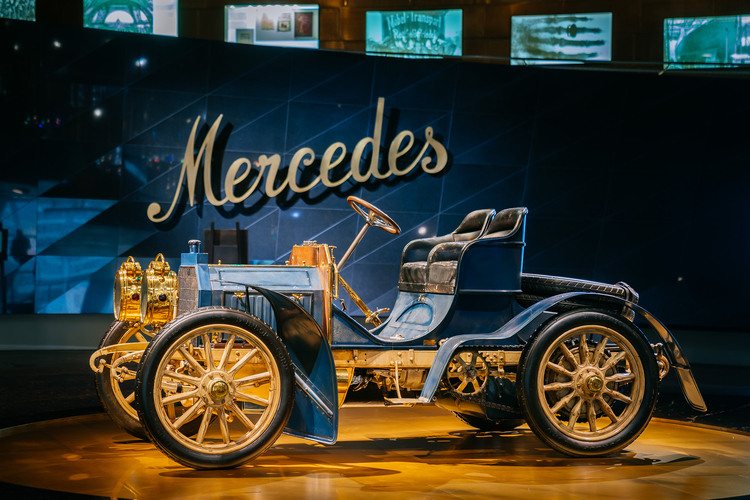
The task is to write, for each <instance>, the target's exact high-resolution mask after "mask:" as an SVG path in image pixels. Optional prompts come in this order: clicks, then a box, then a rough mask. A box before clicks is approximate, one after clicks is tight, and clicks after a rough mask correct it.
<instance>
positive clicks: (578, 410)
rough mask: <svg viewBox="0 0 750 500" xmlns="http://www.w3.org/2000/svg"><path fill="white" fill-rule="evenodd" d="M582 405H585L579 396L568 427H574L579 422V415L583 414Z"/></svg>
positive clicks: (571, 412) (571, 411)
mask: <svg viewBox="0 0 750 500" xmlns="http://www.w3.org/2000/svg"><path fill="white" fill-rule="evenodd" d="M581 406H583V399H582V398H579V399H578V402H577V403H576V405H575V406H574V407H573V409H572V410H570V420H568V428H570V429H572V428H573V427H575V425H576V422H578V416H579V415H580V414H581Z"/></svg>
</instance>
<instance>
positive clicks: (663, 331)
mask: <svg viewBox="0 0 750 500" xmlns="http://www.w3.org/2000/svg"><path fill="white" fill-rule="evenodd" d="M582 296H596V297H597V298H603V299H604V300H606V301H608V302H612V303H615V304H622V305H624V306H627V307H629V308H630V309H632V310H633V311H635V312H636V313H637V314H639V315H640V316H641V317H642V318H643V319H645V320H646V321H648V323H649V324H650V325H651V327H652V328H653V329H654V330H655V331H656V334H657V335H658V336H659V338H660V339H661V341H662V344H664V351H665V352H666V354H667V357H668V359H669V362H670V363H671V364H672V366H673V367H674V368H675V372H676V373H677V379H678V380H679V382H680V388H681V389H682V393H683V395H684V396H685V399H686V400H687V402H688V403H689V404H690V406H692V407H693V408H694V409H696V410H698V411H703V412H705V411H706V404H705V402H704V401H703V396H701V393H700V390H699V389H698V384H697V383H696V382H695V377H694V376H693V372H692V371H691V369H690V363H689V362H688V360H687V357H686V356H685V354H684V353H683V351H682V349H681V348H680V345H679V344H678V343H677V340H676V339H675V338H674V336H673V335H672V334H671V333H670V331H669V330H668V329H667V327H666V326H664V324H663V323H662V322H661V321H659V320H658V319H656V318H655V317H654V316H653V315H652V314H651V313H649V312H648V311H647V310H645V309H644V308H642V307H641V306H639V305H638V304H635V303H633V302H630V301H628V300H624V299H621V298H619V297H613V296H611V295H605V294H601V293H592V292H568V293H562V294H560V295H555V296H554V297H548V298H546V299H544V300H540V301H539V302H537V303H536V304H533V305H532V306H531V307H529V308H527V309H525V310H524V311H522V312H521V313H520V314H519V315H517V316H515V317H514V318H513V319H512V320H510V321H509V322H508V323H506V324H505V325H503V327H502V328H500V329H499V330H497V331H495V332H493V333H490V334H480V335H458V336H455V337H451V338H450V339H448V340H447V341H445V343H444V344H443V345H442V346H441V347H440V349H439V350H438V353H437V355H436V356H435V361H434V362H433V364H432V367H431V368H430V371H429V373H428V374H427V380H426V381H425V385H424V387H423V389H422V394H421V395H420V399H421V400H422V401H424V402H428V401H431V400H432V398H433V397H434V396H435V393H436V391H437V388H438V384H439V383H440V379H442V377H443V374H444V373H445V370H446V368H447V367H448V363H449V362H450V360H451V359H452V358H453V355H454V353H455V351H456V350H458V349H459V348H466V347H473V346H482V347H498V348H500V347H502V345H504V344H507V342H506V339H508V338H510V337H512V336H513V335H516V334H517V333H519V332H520V331H521V330H523V328H524V327H526V326H527V325H529V324H530V323H531V322H532V321H534V319H535V318H537V317H538V316H540V315H541V314H543V313H544V312H545V311H547V310H548V309H550V308H551V307H552V306H554V305H555V304H557V303H559V302H562V301H564V300H567V299H570V298H573V297H582Z"/></svg>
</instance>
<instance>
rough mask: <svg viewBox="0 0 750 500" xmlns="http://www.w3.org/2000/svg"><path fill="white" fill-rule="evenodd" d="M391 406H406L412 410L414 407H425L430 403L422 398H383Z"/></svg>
mask: <svg viewBox="0 0 750 500" xmlns="http://www.w3.org/2000/svg"><path fill="white" fill-rule="evenodd" d="M383 399H385V400H386V402H387V403H388V404H389V405H394V406H396V405H398V406H406V407H408V408H411V407H412V406H414V405H423V404H425V403H429V401H427V400H425V399H422V398H383Z"/></svg>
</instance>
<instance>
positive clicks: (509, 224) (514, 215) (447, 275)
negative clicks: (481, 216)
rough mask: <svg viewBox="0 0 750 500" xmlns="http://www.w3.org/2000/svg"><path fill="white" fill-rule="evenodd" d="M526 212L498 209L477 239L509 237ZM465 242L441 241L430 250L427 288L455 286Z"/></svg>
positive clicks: (523, 210) (521, 223) (516, 230)
mask: <svg viewBox="0 0 750 500" xmlns="http://www.w3.org/2000/svg"><path fill="white" fill-rule="evenodd" d="M527 212H528V210H527V209H526V208H508V209H505V210H502V211H500V212H499V213H498V214H497V215H495V217H494V218H493V219H492V222H490V224H489V226H488V227H487V230H486V231H485V233H484V234H482V235H481V236H480V237H479V238H478V239H479V240H483V241H484V240H498V241H503V240H507V239H509V238H511V237H512V236H514V235H516V234H517V233H518V230H519V228H521V227H522V226H523V220H524V216H525V215H526V213H527ZM466 243H468V242H459V243H453V244H451V243H443V244H440V245H437V246H436V247H435V248H434V249H433V250H432V252H430V255H429V257H428V259H427V266H426V274H427V285H428V287H427V288H428V289H431V290H432V289H435V287H434V285H439V286H438V287H437V290H441V289H442V290H449V289H451V288H453V287H455V285H456V277H457V273H458V259H459V257H460V256H461V252H462V251H463V249H464V247H465V246H466ZM430 285H433V286H430ZM451 293H452V292H451Z"/></svg>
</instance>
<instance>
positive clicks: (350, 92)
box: [0, 21, 750, 329]
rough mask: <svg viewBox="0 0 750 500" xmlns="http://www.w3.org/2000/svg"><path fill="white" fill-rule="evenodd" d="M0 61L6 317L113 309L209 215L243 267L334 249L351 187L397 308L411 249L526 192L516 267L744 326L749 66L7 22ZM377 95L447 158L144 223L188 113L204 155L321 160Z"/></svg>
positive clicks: (695, 318)
mask: <svg viewBox="0 0 750 500" xmlns="http://www.w3.org/2000/svg"><path fill="white" fill-rule="evenodd" d="M0 57H1V58H2V64H1V65H0V127H1V129H0V130H1V133H0V221H1V222H2V224H3V226H4V227H5V228H6V229H8V230H9V234H10V237H11V238H10V250H11V255H10V256H9V258H8V260H7V261H6V262H5V263H4V267H5V269H4V273H5V285H6V288H7V291H6V293H5V295H6V297H5V300H6V307H7V309H6V311H7V312H11V313H18V312H37V313H53V312H73V313H79V312H84V313H97V312H109V311H110V310H111V286H112V281H113V277H114V274H115V271H116V270H117V268H118V267H119V264H120V262H122V260H124V258H126V257H127V256H128V255H133V256H134V257H135V258H136V259H137V260H140V261H141V264H142V265H146V264H147V263H148V261H149V260H151V259H152V258H153V257H154V255H155V254H156V253H157V252H163V253H164V254H165V255H166V256H167V258H168V259H169V261H170V262H171V263H172V265H173V266H175V267H176V266H178V265H179V254H180V253H181V252H183V251H186V248H187V245H186V242H187V240H188V239H191V238H195V237H199V238H200V237H201V236H202V229H203V228H205V227H208V226H209V225H210V223H211V221H215V222H216V226H217V227H219V228H233V227H234V223H235V221H239V222H240V225H241V226H242V227H243V228H247V229H248V231H249V254H250V259H251V260H254V261H267V262H276V263H283V262H284V261H285V260H286V259H287V258H288V255H289V251H290V250H291V247H292V245H293V244H295V243H301V242H302V241H303V240H307V239H315V240H318V241H321V242H327V243H330V244H332V245H336V246H338V250H337V256H338V257H341V255H343V252H344V250H345V248H346V247H347V246H348V244H349V242H350V241H351V240H352V239H353V238H354V236H355V235H356V233H357V231H358V229H359V228H360V226H361V219H360V218H359V217H358V216H356V215H354V213H353V212H352V211H351V209H350V208H349V207H348V205H347V204H346V201H345V198H346V196H348V195H350V194H354V195H357V196H360V197H362V198H364V199H366V200H368V201H371V202H372V203H374V204H375V205H377V206H378V207H380V208H381V209H383V210H384V211H386V212H387V213H388V214H389V215H391V216H392V217H393V218H394V219H395V220H396V221H397V222H398V223H399V224H400V225H401V227H402V229H403V230H404V233H403V234H402V235H401V236H399V237H396V238H394V237H392V236H391V235H388V234H386V233H384V232H382V231H375V230H373V231H371V232H370V233H369V234H368V235H367V236H366V238H365V240H364V242H363V243H362V244H361V245H360V247H359V248H358V249H357V252H356V254H355V255H354V256H353V258H352V259H350V261H349V262H350V263H349V264H348V265H347V266H346V270H345V272H344V277H345V278H346V279H347V280H348V281H349V283H350V284H351V285H352V286H353V287H354V289H355V290H357V291H358V292H359V293H360V295H361V296H362V297H363V299H364V300H365V301H366V302H367V303H368V304H369V305H370V306H371V307H373V306H380V307H382V306H390V305H391V304H392V302H393V300H394V298H395V295H396V288H395V286H396V282H397V278H398V260H399V256H400V252H401V249H402V248H403V246H404V245H405V244H406V242H408V241H409V240H411V239H413V238H417V237H421V236H422V234H421V233H424V236H429V235H434V234H441V233H445V232H449V231H450V230H452V229H454V228H455V227H456V225H457V224H458V223H459V222H460V221H461V219H462V217H463V216H464V215H465V214H466V213H468V212H469V211H471V210H475V209H478V208H488V207H491V208H496V209H502V208H506V207H513V206H519V205H523V206H527V207H529V210H530V214H529V218H528V224H527V243H528V246H527V252H526V261H525V271H526V272H537V273H546V274H559V275H564V276H573V277H580V278H589V279H595V280H600V281H606V282H616V281H619V280H624V281H626V282H628V283H629V284H631V285H633V286H634V287H635V288H636V289H637V290H638V291H639V292H640V293H641V296H642V304H643V305H644V306H645V307H646V308H647V309H650V310H652V312H654V313H655V314H657V316H659V317H660V318H662V319H663V320H664V321H665V322H667V323H669V324H672V325H691V326H714V327H716V326H721V327H732V328H745V329H746V325H745V321H744V320H745V318H744V314H743V312H744V309H745V301H746V299H747V298H748V295H749V294H748V293H747V292H746V291H745V288H744V287H743V283H748V282H750V264H748V262H750V259H748V256H750V237H749V236H748V233H749V231H748V230H749V229H750V196H748V192H750V169H748V166H750V165H748V155H749V152H748V145H750V141H748V120H747V117H748V112H749V111H750V93H748V92H747V89H748V82H747V81H746V80H740V79H729V78H694V77H690V78H688V77H681V76H676V75H670V74H667V75H663V76H656V75H653V74H644V75H639V74H625V73H607V72H600V71H571V70H559V69H549V68H527V67H504V66H493V65H479V64H470V63H464V62H458V61H442V60H423V61H420V60H399V59H386V58H375V57H366V56H360V55H350V54H338V53H329V52H320V51H311V50H296V51H295V50H286V49H272V48H260V47H249V46H238V45H231V44H225V43H219V42H209V41H203V40H191V39H171V38H163V37H152V36H140V35H128V34H118V33H114V32H102V31H93V30H85V29H79V28H67V27H60V26H46V25H41V24H38V23H25V22H14V21H7V22H6V21H3V25H2V27H0ZM142 60H145V61H146V63H145V65H144V64H143V63H140V65H139V64H136V63H137V62H138V61H142ZM378 97H384V98H385V120H384V134H386V137H388V138H390V137H392V136H393V135H394V134H395V133H396V132H398V131H401V130H405V129H408V130H411V131H413V132H414V134H415V136H416V137H417V138H424V131H425V128H426V127H428V126H431V127H433V129H434V130H435V134H436V137H439V138H440V140H441V142H442V143H443V144H444V145H445V146H446V148H447V149H448V152H449V155H450V161H449V163H448V166H447V167H446V168H445V170H444V171H443V172H442V173H441V174H439V175H428V174H426V173H424V172H422V171H415V172H416V173H415V174H413V175H409V176H406V177H391V178H389V179H386V180H383V181H378V182H373V181H372V180H371V181H370V182H369V183H368V184H366V185H360V184H356V183H353V182H347V183H346V184H344V185H342V186H341V188H337V189H333V190H331V189H325V188H324V187H323V186H321V185H319V186H318V187H316V188H315V189H313V190H312V191H311V192H309V193H306V194H303V195H296V194H294V193H291V192H289V191H288V190H287V191H286V192H285V193H283V194H281V195H280V196H278V197H276V198H268V197H265V196H263V195H262V194H261V193H255V194H253V195H252V196H251V197H250V198H249V199H248V200H246V201H245V203H244V204H243V206H230V205H224V206H223V207H214V206H212V205H211V204H209V203H208V202H206V201H205V198H204V197H203V194H202V193H201V192H200V191H199V192H198V193H197V197H198V198H197V199H198V201H199V203H198V204H197V206H194V207H190V206H189V203H187V197H186V196H183V198H182V203H181V207H180V208H178V211H179V212H180V213H179V214H178V216H176V217H173V218H172V219H171V220H170V221H169V222H167V223H165V224H154V223H152V222H151V221H149V220H148V218H147V216H146V208H147V206H148V205H149V204H150V203H152V202H159V203H161V205H162V207H164V208H165V209H166V208H167V207H168V206H169V203H170V202H171V199H172V196H173V193H174V189H175V187H176V183H177V179H178V178H179V174H180V167H181V160H182V159H183V156H184V154H185V147H186V143H187V138H188V135H189V133H190V130H191V128H192V125H193V121H194V120H195V119H196V117H198V116H200V117H201V121H202V122H203V123H204V124H205V122H206V121H207V122H208V123H209V124H211V123H213V121H214V120H215V119H216V118H217V117H218V115H220V114H224V119H223V121H222V125H221V128H220V130H219V138H218V140H217V143H218V147H217V149H218V156H219V158H217V160H216V163H215V167H214V170H219V169H218V165H219V163H220V164H221V165H222V166H223V169H224V170H226V169H227V168H228V166H229V165H230V164H231V162H232V161H233V160H235V159H237V158H240V157H246V158H250V159H251V160H254V159H257V158H258V157H259V156H260V155H261V154H267V155H271V154H275V153H278V154H280V155H282V159H283V160H282V161H283V163H282V165H288V164H289V161H290V159H291V157H292V155H293V154H294V152H296V151H297V150H298V149H299V148H301V147H311V148H313V149H314V150H315V152H316V154H317V155H318V157H320V156H321V155H322V154H323V152H324V151H325V149H326V148H327V147H328V146H329V145H331V144H332V143H334V142H337V141H341V142H343V143H344V144H346V146H347V149H348V151H349V152H351V151H352V149H353V148H354V146H355V144H356V143H357V141H359V140H360V139H361V138H363V137H366V136H368V135H370V134H372V130H373V127H374V121H375V114H376V113H375V110H376V105H377V99H378ZM206 129H207V127H205V128H203V129H202V133H204V134H205V131H206ZM389 134H390V135H389ZM388 143H389V140H388V141H386V140H384V141H383V147H384V148H385V147H387V145H388ZM215 156H216V155H215ZM217 177H218V174H217ZM220 177H221V179H223V174H221V176H220ZM221 184H223V183H222V182H220V181H217V184H216V185H217V186H220V185H221ZM183 194H184V190H183ZM18 231H20V232H21V233H20V234H21V235H22V236H20V237H19V233H18Z"/></svg>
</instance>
